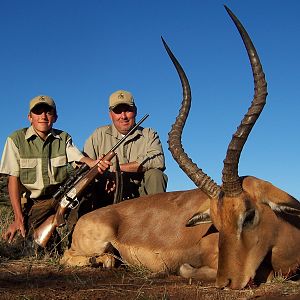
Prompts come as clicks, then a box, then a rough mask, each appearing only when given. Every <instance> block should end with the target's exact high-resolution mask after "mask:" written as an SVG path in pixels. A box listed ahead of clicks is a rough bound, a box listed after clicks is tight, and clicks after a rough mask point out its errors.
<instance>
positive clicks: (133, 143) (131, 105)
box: [84, 90, 167, 207]
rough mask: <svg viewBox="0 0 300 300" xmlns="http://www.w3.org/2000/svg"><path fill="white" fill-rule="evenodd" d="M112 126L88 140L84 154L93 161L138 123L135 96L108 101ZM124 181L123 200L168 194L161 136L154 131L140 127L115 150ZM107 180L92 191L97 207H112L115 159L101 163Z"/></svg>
mask: <svg viewBox="0 0 300 300" xmlns="http://www.w3.org/2000/svg"><path fill="white" fill-rule="evenodd" d="M109 115H110V118H111V120H112V124H111V125H107V126H102V127H99V128H97V129H96V130H95V131H94V132H93V133H92V135H91V136H90V137H89V138H88V139H87V141H86V143H85V145H84V152H85V153H86V154H87V155H88V156H89V157H90V158H92V159H98V158H100V157H101V156H102V155H103V154H106V153H107V152H108V151H109V150H110V149H111V148H112V147H113V146H114V145H115V144H116V143H117V142H118V141H119V140H120V139H121V138H122V137H123V136H124V135H126V134H127V133H128V132H129V131H130V129H131V128H132V127H133V126H134V125H135V123H136V115H137V107H136V104H135V101H134V98H133V96H132V94H131V93H130V92H128V91H124V90H119V91H116V92H114V93H113V94H112V95H111V96H110V97H109ZM115 152H116V154H117V156H118V159H119V161H120V169H121V172H122V178H123V193H122V198H123V199H131V198H135V197H139V196H141V195H150V194H156V193H161V192H165V191H166V186H167V176H166V174H164V172H163V171H164V170H165V158H164V153H163V149H162V145H161V142H160V139H159V136H158V134H157V133H156V132H155V131H154V130H153V129H151V128H143V127H141V126H140V127H139V128H138V129H137V130H135V131H134V132H133V133H132V134H131V135H130V136H129V137H128V138H127V139H126V141H125V142H124V143H123V144H121V145H120V147H118V148H117V149H116V151H115ZM99 164H100V165H101V166H102V169H104V168H107V170H108V171H107V172H106V173H105V174H104V175H106V176H101V178H100V179H99V182H98V183H97V188H96V189H95V190H94V191H92V193H93V194H94V195H95V196H96V198H97V199H96V201H98V203H97V204H96V207H97V206H104V205H107V204H111V203H112V197H111V196H112V195H113V193H111V192H112V191H113V190H114V171H115V168H116V159H115V158H114V159H113V160H112V161H111V162H108V161H102V160H100V163H99Z"/></svg>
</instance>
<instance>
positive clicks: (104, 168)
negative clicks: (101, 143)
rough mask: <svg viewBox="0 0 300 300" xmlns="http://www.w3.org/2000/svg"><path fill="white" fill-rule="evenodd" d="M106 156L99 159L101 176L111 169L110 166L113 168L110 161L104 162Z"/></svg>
mask: <svg viewBox="0 0 300 300" xmlns="http://www.w3.org/2000/svg"><path fill="white" fill-rule="evenodd" d="M104 156H105V155H104V154H103V155H102V156H101V157H100V159H99V162H98V171H99V173H100V174H104V173H105V172H106V171H107V170H108V169H109V168H110V166H112V163H111V162H110V161H108V160H102V158H103V157H104Z"/></svg>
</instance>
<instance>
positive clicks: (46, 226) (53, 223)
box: [33, 205, 67, 248]
mask: <svg viewBox="0 0 300 300" xmlns="http://www.w3.org/2000/svg"><path fill="white" fill-rule="evenodd" d="M66 210H67V207H62V206H61V205H60V206H59V207H58V209H57V211H56V213H55V214H54V215H51V216H49V217H48V218H47V219H46V221H44V222H43V223H42V224H41V225H40V226H39V227H38V228H37V229H35V230H34V233H33V238H34V241H35V242H36V243H37V244H38V245H39V246H41V247H43V248H44V247H46V245H47V242H48V241H49V239H50V237H51V235H52V234H53V232H54V231H55V229H56V228H57V227H59V226H61V225H63V224H64V223H65V221H64V213H65V212H66Z"/></svg>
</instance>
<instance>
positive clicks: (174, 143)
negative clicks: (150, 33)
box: [161, 38, 220, 198]
mask: <svg viewBox="0 0 300 300" xmlns="http://www.w3.org/2000/svg"><path fill="white" fill-rule="evenodd" d="M161 39H162V42H163V44H164V47H165V49H166V51H167V53H168V55H169V57H170V58H171V60H172V62H173V64H174V66H175V68H176V70H177V73H178V75H179V78H180V81H181V85H182V91H183V98H182V103H181V108H180V110H179V114H178V116H177V118H176V121H175V123H174V124H173V125H172V128H171V130H170V132H169V140H168V144H169V150H170V151H171V153H172V155H173V158H174V159H175V160H176V162H177V163H178V165H179V167H180V168H181V169H182V170H183V171H184V172H185V173H186V174H187V175H188V177H189V178H190V179H191V180H192V181H193V182H194V183H195V185H196V186H197V187H198V188H200V189H201V190H202V191H203V192H204V193H205V194H206V195H208V196H209V197H211V198H214V197H218V195H219V193H220V187H219V186H218V185H217V184H216V183H215V182H214V181H213V180H212V179H211V178H210V177H209V176H207V175H206V174H205V173H204V172H203V171H202V170H201V169H200V168H198V166H197V165H196V164H195V163H194V162H193V161H192V160H191V159H190V158H189V157H188V155H187V154H186V153H185V152H184V149H183V147H182V144H181V136H182V130H183V127H184V125H185V122H186V119H187V117H188V114H189V111H190V107H191V88H190V84H189V81H188V79H187V77H186V75H185V72H184V70H183V68H182V67H181V65H180V64H179V62H178V60H177V59H176V58H175V56H174V54H173V53H172V51H171V50H170V48H169V47H168V45H167V43H166V42H165V40H164V39H163V38H161Z"/></svg>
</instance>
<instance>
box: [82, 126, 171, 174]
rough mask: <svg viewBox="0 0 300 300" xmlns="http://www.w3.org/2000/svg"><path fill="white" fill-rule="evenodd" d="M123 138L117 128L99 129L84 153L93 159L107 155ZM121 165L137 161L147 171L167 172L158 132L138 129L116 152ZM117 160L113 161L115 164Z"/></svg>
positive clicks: (88, 141)
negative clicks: (158, 170)
mask: <svg viewBox="0 0 300 300" xmlns="http://www.w3.org/2000/svg"><path fill="white" fill-rule="evenodd" d="M122 137H123V135H122V134H121V133H119V132H118V130H117V129H116V128H115V126H114V125H113V124H112V125H107V126H102V127H99V128H97V129H96V130H95V131H94V132H93V133H92V135H91V136H90V137H89V138H88V139H87V140H86V142H85V145H84V152H85V153H86V154H87V155H88V156H89V157H90V158H92V159H98V158H99V157H100V156H101V155H102V154H107V153H108V152H109V151H110V150H111V148H112V147H113V146H115V145H116V143H117V142H118V141H119V140H120V139H121V138H122ZM115 153H116V154H117V155H118V158H119V161H120V164H123V163H128V162H134V161H137V162H138V163H140V164H141V165H142V166H143V168H144V169H145V170H149V169H160V170H162V171H164V170H165V157H164V153H163V149H162V145H161V142H160V139H159V136H158V134H157V132H155V131H154V130H153V129H151V128H143V127H141V126H140V127H138V128H137V129H136V130H135V131H134V132H133V133H132V134H131V135H130V136H129V137H128V138H127V139H126V140H125V141H124V142H123V143H122V144H121V145H120V146H119V147H118V148H117V149H116V151H115ZM114 162H115V158H114V159H113V160H112V163H113V164H114Z"/></svg>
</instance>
